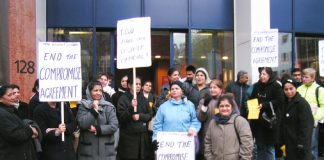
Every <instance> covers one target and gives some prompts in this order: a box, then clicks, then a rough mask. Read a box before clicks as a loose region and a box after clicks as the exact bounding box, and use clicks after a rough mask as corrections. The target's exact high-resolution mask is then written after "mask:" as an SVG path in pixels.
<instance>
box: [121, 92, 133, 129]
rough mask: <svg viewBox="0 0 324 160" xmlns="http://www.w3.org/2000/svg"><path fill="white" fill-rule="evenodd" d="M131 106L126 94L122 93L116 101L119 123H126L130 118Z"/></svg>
mask: <svg viewBox="0 0 324 160" xmlns="http://www.w3.org/2000/svg"><path fill="white" fill-rule="evenodd" d="M132 110H133V107H132V106H131V102H130V101H128V99H127V97H126V95H122V96H121V97H120V98H119V100H118V103H117V114H118V120H119V123H120V124H125V123H128V122H130V121H131V120H132V113H133V111H132Z"/></svg>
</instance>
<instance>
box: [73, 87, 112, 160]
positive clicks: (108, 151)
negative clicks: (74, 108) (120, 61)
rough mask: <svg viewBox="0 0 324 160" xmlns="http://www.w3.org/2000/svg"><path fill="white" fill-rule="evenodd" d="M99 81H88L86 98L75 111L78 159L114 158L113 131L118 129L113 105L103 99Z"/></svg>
mask: <svg viewBox="0 0 324 160" xmlns="http://www.w3.org/2000/svg"><path fill="white" fill-rule="evenodd" d="M102 92H103V89H102V86H101V84H100V82H98V81H94V82H90V83H89V84H88V86H87V90H86V95H87V99H83V100H81V105H80V107H79V110H78V113H77V121H78V124H79V128H80V144H79V148H78V160H87V159H109V160H115V159H116V151H115V147H114V142H115V138H114V133H115V132H116V130H117V129H118V120H117V116H116V111H115V107H114V106H113V105H112V104H111V103H109V102H107V101H105V100H104V98H103V96H102Z"/></svg>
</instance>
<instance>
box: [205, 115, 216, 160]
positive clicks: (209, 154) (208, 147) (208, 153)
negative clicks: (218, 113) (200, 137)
mask: <svg viewBox="0 0 324 160" xmlns="http://www.w3.org/2000/svg"><path fill="white" fill-rule="evenodd" d="M213 124H214V123H213V121H210V123H209V125H208V129H207V132H206V136H205V153H204V155H205V158H206V160H213V150H212V149H213V145H212V144H213V143H212V138H211V137H212V134H211V128H212V127H211V125H213Z"/></svg>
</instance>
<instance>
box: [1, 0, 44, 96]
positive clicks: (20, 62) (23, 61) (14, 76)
mask: <svg viewBox="0 0 324 160" xmlns="http://www.w3.org/2000/svg"><path fill="white" fill-rule="evenodd" d="M36 1H37V3H36ZM41 1H42V0H24V1H22V0H7V3H8V10H7V11H8V12H7V15H8V16H7V17H8V28H7V34H8V38H7V40H8V41H7V42H8V55H9V56H8V64H7V68H8V70H9V73H8V75H5V76H7V77H8V79H9V83H14V84H17V85H19V86H20V90H21V96H22V100H23V101H25V102H29V99H30V97H31V96H32V95H33V93H32V87H33V84H34V81H35V79H36V77H37V61H36V41H37V40H42V41H45V39H46V0H43V2H41ZM36 10H37V14H38V16H37V15H36ZM36 17H37V18H38V19H37V18H36ZM36 19H37V23H38V24H41V25H37V27H38V28H37V27H36ZM44 24H45V25H44ZM39 26H42V27H39ZM36 29H37V34H39V35H37V34H36Z"/></svg>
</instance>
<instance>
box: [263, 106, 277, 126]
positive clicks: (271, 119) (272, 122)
mask: <svg viewBox="0 0 324 160" xmlns="http://www.w3.org/2000/svg"><path fill="white" fill-rule="evenodd" d="M269 104H270V109H271V114H272V115H270V116H269V115H268V114H267V113H266V112H263V113H262V115H261V123H262V125H263V126H265V127H266V128H269V129H273V128H274V127H275V126H276V124H277V116H276V113H275V112H274V109H273V105H272V103H271V102H269Z"/></svg>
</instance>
